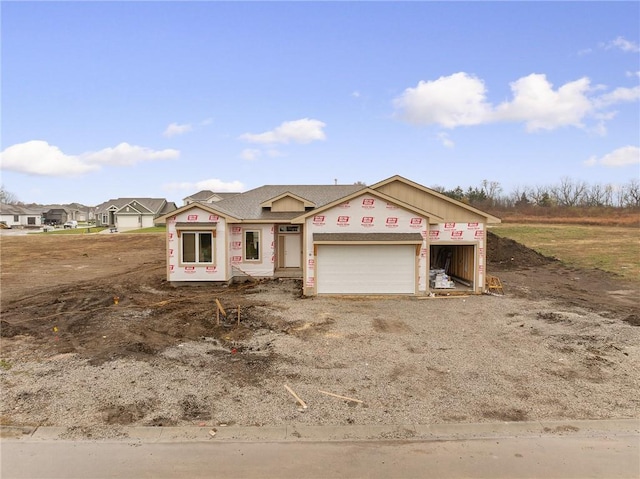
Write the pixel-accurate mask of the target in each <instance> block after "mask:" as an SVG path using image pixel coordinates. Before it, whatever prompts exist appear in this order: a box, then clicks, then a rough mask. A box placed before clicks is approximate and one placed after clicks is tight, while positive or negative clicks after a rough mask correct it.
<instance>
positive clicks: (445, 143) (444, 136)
mask: <svg viewBox="0 0 640 479" xmlns="http://www.w3.org/2000/svg"><path fill="white" fill-rule="evenodd" d="M437 137H438V139H439V140H440V141H441V142H442V145H443V146H446V147H447V148H453V147H454V146H456V144H455V143H454V142H453V140H451V138H449V135H448V134H447V133H445V132H440V133H438V134H437Z"/></svg>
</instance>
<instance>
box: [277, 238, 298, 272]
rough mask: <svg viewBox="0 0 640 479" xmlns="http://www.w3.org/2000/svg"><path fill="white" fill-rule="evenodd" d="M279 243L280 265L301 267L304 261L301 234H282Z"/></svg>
mask: <svg viewBox="0 0 640 479" xmlns="http://www.w3.org/2000/svg"><path fill="white" fill-rule="evenodd" d="M278 245H279V251H278V258H279V261H278V266H279V267H280V268H300V266H301V261H302V242H301V235H300V234H284V235H281V236H280V241H279V242H278Z"/></svg>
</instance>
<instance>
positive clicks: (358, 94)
mask: <svg viewBox="0 0 640 479" xmlns="http://www.w3.org/2000/svg"><path fill="white" fill-rule="evenodd" d="M351 96H352V97H353V98H360V92H359V91H358V90H356V91H354V92H353V93H351Z"/></svg>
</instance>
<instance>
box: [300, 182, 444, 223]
mask: <svg viewBox="0 0 640 479" xmlns="http://www.w3.org/2000/svg"><path fill="white" fill-rule="evenodd" d="M365 194H369V195H371V196H374V197H376V198H379V199H381V200H383V201H386V202H387V203H391V204H393V205H396V206H399V207H401V208H403V209H405V210H408V211H411V212H413V213H416V214H418V215H420V216H425V217H427V218H429V219H430V220H435V221H444V218H442V217H440V216H438V215H436V214H434V213H430V212H428V211H425V210H422V209H420V208H416V207H415V206H413V205H410V204H408V203H405V202H403V201H401V200H398V199H397V198H393V197H391V196H388V195H385V194H384V193H381V192H380V191H376V190H373V189H371V188H363V189H360V190H358V191H356V192H354V193H352V194H350V195H347V196H344V197H342V198H338V199H337V200H335V201H332V202H331V203H328V204H326V205H324V206H322V207H321V208H317V209H314V210H312V211H309V212H307V213H305V214H302V215H300V216H297V217H295V218H293V219H292V220H291V222H292V223H304V222H305V220H306V218H308V217H309V216H312V215H315V214H317V213H320V212H322V211H326V210H329V209H331V208H333V207H335V206H338V205H341V204H343V203H345V202H347V201H351V200H352V199H354V198H358V197H360V196H363V195H365Z"/></svg>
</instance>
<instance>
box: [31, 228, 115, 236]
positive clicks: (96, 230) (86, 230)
mask: <svg viewBox="0 0 640 479" xmlns="http://www.w3.org/2000/svg"><path fill="white" fill-rule="evenodd" d="M105 229H106V228H104V227H102V226H78V227H77V228H69V229H63V228H56V229H55V230H50V231H47V232H46V233H45V232H41V231H38V232H37V233H29V234H41V235H83V234H87V233H100V231H102V230H105Z"/></svg>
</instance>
